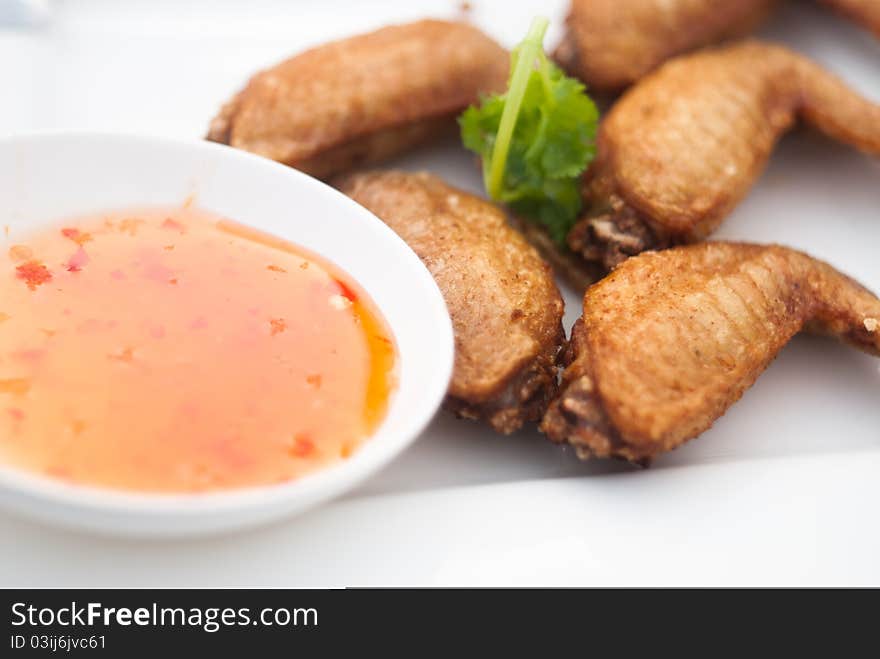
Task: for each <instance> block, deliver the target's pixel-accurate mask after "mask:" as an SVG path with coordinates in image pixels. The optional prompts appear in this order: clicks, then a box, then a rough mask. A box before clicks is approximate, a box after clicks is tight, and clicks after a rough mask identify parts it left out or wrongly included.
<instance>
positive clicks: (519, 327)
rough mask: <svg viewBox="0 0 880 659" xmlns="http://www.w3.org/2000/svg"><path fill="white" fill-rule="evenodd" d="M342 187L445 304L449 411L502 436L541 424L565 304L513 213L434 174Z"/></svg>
mask: <svg viewBox="0 0 880 659" xmlns="http://www.w3.org/2000/svg"><path fill="white" fill-rule="evenodd" d="M336 183H337V185H338V187H339V188H340V189H341V190H342V192H344V193H345V194H347V195H349V196H350V197H352V198H353V199H354V200H355V201H357V202H358V203H360V204H361V205H363V206H365V207H366V208H368V209H369V210H371V211H372V212H373V213H375V214H376V215H378V216H379V217H380V218H381V219H382V220H383V221H384V222H385V223H386V224H388V226H390V227H391V228H392V229H393V230H394V231H395V232H396V233H397V234H398V235H399V236H400V237H401V238H403V239H404V240H405V241H406V242H407V243H408V244H409V246H410V247H412V249H413V250H414V251H415V252H416V254H418V255H419V257H420V258H421V259H422V260H423V261H424V262H425V265H426V266H427V267H428V270H430V271H431V274H432V275H433V276H434V279H435V280H436V281H437V285H438V286H439V287H440V290H441V291H442V293H443V296H444V298H445V299H446V304H447V306H448V308H449V313H450V315H451V316H452V324H453V329H454V333H455V366H454V369H453V375H452V382H451V384H450V387H449V395H448V398H447V403H446V405H447V408H448V409H450V410H451V411H453V412H455V413H456V414H458V415H459V416H462V417H466V418H471V419H482V420H485V421H486V422H488V423H489V424H490V425H491V426H492V427H493V428H495V429H496V430H498V431H500V432H503V433H509V432H512V431H514V430H516V429H517V428H519V427H520V426H521V425H522V424H523V423H524V422H526V421H537V420H539V419H540V418H541V416H542V415H543V413H544V411H545V410H546V407H547V404H548V402H549V401H550V399H551V398H552V397H553V396H554V395H555V394H556V391H557V374H558V369H557V355H558V353H559V349H560V346H561V345H562V343H563V341H564V339H565V336H564V331H563V328H562V314H563V302H562V297H561V295H560V293H559V290H558V289H557V287H556V284H555V282H554V280H553V276H552V273H551V270H550V267H549V266H548V265H547V264H545V263H544V262H543V261H542V260H541V258H540V257H539V256H538V254H537V252H536V251H535V250H534V248H532V247H531V246H530V245H529V244H528V243H527V242H526V241H525V240H524V239H523V238H522V236H520V235H519V234H518V233H517V232H516V231H515V230H514V229H512V228H511V227H510V226H509V225H508V223H507V218H506V216H505V214H504V213H503V212H502V211H501V210H500V209H499V208H497V207H496V206H495V205H493V204H491V203H489V202H487V201H485V200H483V199H480V198H479V197H475V196H473V195H470V194H467V193H465V192H462V191H460V190H457V189H455V188H452V187H450V186H448V185H446V184H445V183H444V182H443V181H442V180H440V179H439V178H437V177H436V176H432V175H430V174H426V173H421V174H410V173H404V172H368V173H361V174H354V175H350V176H348V177H346V178H344V179H342V180H339V181H337V182H336Z"/></svg>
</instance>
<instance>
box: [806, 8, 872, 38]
mask: <svg viewBox="0 0 880 659" xmlns="http://www.w3.org/2000/svg"><path fill="white" fill-rule="evenodd" d="M819 1H820V2H821V3H822V4H823V5H826V6H827V7H831V8H832V9H834V10H836V11H838V12H840V13H841V14H842V15H844V16H846V17H847V18H849V19H851V20H853V21H855V22H856V23H859V24H861V25H863V26H864V27H866V28H867V29H869V30H871V32H873V33H874V34H876V35H877V36H880V2H878V0H819Z"/></svg>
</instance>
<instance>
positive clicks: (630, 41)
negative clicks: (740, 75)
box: [555, 0, 777, 91]
mask: <svg viewBox="0 0 880 659" xmlns="http://www.w3.org/2000/svg"><path fill="white" fill-rule="evenodd" d="M776 3H777V0H734V1H733V2H731V0H572V2H571V8H570V10H569V14H568V18H567V19H566V33H565V36H564V38H563V41H562V43H561V44H560V45H559V48H558V49H557V51H556V53H555V58H556V59H557V61H558V62H559V63H560V65H562V67H563V68H565V69H566V70H567V71H568V72H569V73H571V74H572V75H575V76H577V77H579V78H580V79H581V80H583V81H584V82H585V83H587V85H588V86H589V87H591V88H592V89H597V90H606V91H614V90H618V89H621V88H623V87H626V86H627V85H630V84H632V83H633V82H635V81H636V80H638V79H639V78H641V77H642V76H644V75H645V74H646V73H648V72H649V71H651V70H653V69H655V68H656V67H657V66H659V65H660V64H662V63H663V62H664V61H665V60H667V59H669V58H670V57H673V56H675V55H678V54H680V53H684V52H687V51H690V50H694V49H696V48H699V47H701V46H707V45H709V44H713V43H717V42H719V41H722V40H724V39H728V38H732V37H738V36H743V35H745V34H747V33H748V32H749V31H751V30H752V29H753V28H754V27H755V26H756V25H757V24H758V23H760V22H761V20H762V19H763V18H764V17H765V16H766V15H767V14H769V13H770V9H771V8H772V7H773V6H774V5H775V4H776Z"/></svg>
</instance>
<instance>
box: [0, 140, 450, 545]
mask: <svg viewBox="0 0 880 659" xmlns="http://www.w3.org/2000/svg"><path fill="white" fill-rule="evenodd" d="M190 196H193V197H194V199H195V203H196V205H197V206H199V207H202V208H205V209H207V210H210V211H213V212H215V213H218V214H221V215H224V216H226V217H229V218H230V219H233V220H236V221H238V222H240V223H243V224H246V225H249V226H252V227H254V228H257V229H260V230H263V231H267V232H270V233H273V234H275V235H277V236H279V237H281V238H284V239H287V240H290V241H293V242H295V243H297V244H299V245H302V246H303V247H306V248H308V249H311V250H313V251H315V252H317V253H318V254H321V255H322V256H324V257H325V258H327V259H329V260H330V261H332V262H333V263H335V264H337V265H338V266H340V267H341V268H343V269H344V270H345V271H346V272H348V273H349V274H350V275H351V276H352V278H353V279H354V280H355V281H357V282H358V283H360V284H361V285H362V286H363V287H364V289H365V290H366V291H367V293H368V294H369V295H370V296H371V297H372V298H373V300H374V301H375V302H376V304H377V306H378V307H379V309H380V311H381V313H382V314H383V315H384V316H385V318H386V320H387V321H388V324H389V325H390V327H391V329H392V331H393V333H394V336H395V339H396V341H397V346H398V350H399V369H400V373H399V386H398V389H397V390H396V391H395V392H394V394H393V398H392V400H391V402H390V405H389V408H388V413H387V417H386V418H385V420H384V422H383V423H382V424H381V425H380V427H379V428H378V429H377V430H376V432H375V434H374V435H373V436H372V437H371V438H370V440H369V441H367V442H366V443H365V444H364V445H363V446H362V447H361V448H360V449H359V450H358V451H356V452H355V453H354V455H352V456H351V457H350V458H349V459H347V460H345V461H343V462H341V463H338V464H337V465H335V466H331V467H328V468H325V469H322V470H319V471H317V472H316V473H314V474H311V475H308V476H305V477H303V478H301V479H298V480H295V481H292V482H290V483H284V484H280V485H272V486H266V487H254V488H247V489H236V490H229V491H222V492H215V493H205V494H181V495H159V494H146V493H145V494H140V493H129V492H122V491H115V490H109V489H99V488H90V487H83V486H77V485H70V484H67V483H64V482H61V481H56V480H53V479H50V478H47V477H44V476H40V475H37V474H33V473H29V472H25V471H21V470H18V469H14V468H10V467H5V466H2V465H0V505H2V506H3V507H5V508H7V509H8V510H11V511H15V512H18V513H22V514H25V515H28V516H31V517H35V518H38V519H40V520H44V521H49V522H53V523H58V524H63V525H66V526H73V527H80V528H86V529H91V530H98V531H102V532H108V533H113V534H124V535H192V534H199V533H211V532H218V531H225V530H232V529H238V528H242V527H246V526H251V525H254V524H258V523H260V522H265V521H268V520H271V519H274V518H278V517H282V516H284V515H291V514H294V513H298V512H302V511H304V510H305V509H307V508H309V507H311V506H314V505H315V504H317V503H320V502H322V501H326V500H328V499H330V498H331V497H335V496H338V495H340V494H342V493H343V492H345V491H346V490H349V489H351V488H352V487H354V486H355V485H356V484H358V483H359V482H360V481H362V480H363V479H364V478H366V477H367V476H369V475H370V474H373V473H374V472H376V471H377V470H378V469H380V468H381V467H382V466H383V465H385V464H386V463H387V462H389V461H390V460H391V459H392V458H394V457H395V456H396V455H397V454H398V453H400V452H401V451H402V450H403V449H404V448H406V446H407V445H408V444H410V443H411V442H412V441H413V439H415V437H416V436H417V435H418V434H419V433H420V432H421V431H422V429H423V428H424V427H425V426H426V425H427V423H428V422H429V421H430V420H431V418H432V416H433V415H434V413H435V412H436V410H437V408H438V407H439V405H440V403H441V401H442V399H443V396H444V394H445V392H446V388H447V385H448V383H449V378H450V374H451V371H452V353H453V339H452V325H451V323H450V320H449V315H448V313H447V311H446V305H445V304H444V302H443V298H442V296H441V294H440V291H439V290H438V289H437V285H436V284H435V283H434V280H433V279H432V278H431V275H430V274H429V273H428V271H427V269H425V267H424V265H423V264H422V262H421V261H420V260H419V259H418V257H417V256H416V255H415V254H414V253H413V252H412V250H410V248H409V247H408V246H407V245H406V243H404V242H403V241H402V240H401V239H400V238H398V237H397V235H396V234H395V233H393V232H392V231H391V230H390V229H389V228H388V227H387V226H385V224H383V223H382V222H381V221H380V220H379V219H378V218H376V217H375V216H374V215H372V214H371V213H370V212H369V211H367V210H365V209H364V208H362V207H361V206H359V205H358V204H356V203H355V202H353V201H352V200H350V199H349V198H347V197H346V196H344V195H342V194H341V193H339V192H337V191H336V190H334V189H333V188H331V187H329V186H327V185H325V184H323V183H321V182H320V181H317V180H316V179H313V178H311V177H310V176H307V175H305V174H302V173H301V172H298V171H296V170H293V169H290V168H288V167H285V166H283V165H279V164H277V163H275V162H272V161H270V160H266V159H264V158H260V157H258V156H254V155H251V154H248V153H244V152H242V151H237V150H234V149H231V148H229V147H225V146H220V145H217V144H211V143H208V142H200V141H190V142H182V141H170V140H167V139H157V138H152V137H150V138H148V137H130V136H119V135H117V136H114V135H100V134H70V133H67V134H48V135H45V134H44V135H31V136H24V137H14V138H10V139H3V140H0V200H2V201H0V226H3V225H5V226H8V227H9V235H8V237H5V238H3V239H4V240H6V241H8V242H9V241H14V240H15V238H16V236H17V235H20V234H21V233H22V231H29V230H31V229H33V228H35V227H39V226H42V225H46V224H53V223H57V222H58V221H59V220H62V219H63V218H65V217H69V216H71V215H81V214H84V213H90V212H95V211H101V210H108V209H114V208H124V207H131V206H138V205H146V204H168V205H175V204H180V203H182V202H183V201H184V200H186V199H187V198H188V197H190ZM0 235H2V234H0Z"/></svg>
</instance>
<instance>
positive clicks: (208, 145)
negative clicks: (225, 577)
mask: <svg viewBox="0 0 880 659" xmlns="http://www.w3.org/2000/svg"><path fill="white" fill-rule="evenodd" d="M53 140H83V141H88V140H100V141H105V142H106V141H112V142H117V143H119V144H121V145H123V146H127V145H130V146H133V147H135V148H155V147H157V146H158V147H159V148H167V149H193V150H195V151H201V152H203V153H205V154H208V155H209V156H210V157H218V158H232V159H238V160H240V161H241V162H243V163H247V165H246V166H248V167H252V168H257V169H258V168H264V169H265V170H266V171H269V170H274V171H276V172H279V173H283V175H286V176H289V177H291V178H292V179H294V180H299V184H300V185H303V186H306V187H307V188H310V189H311V191H310V192H309V194H318V195H324V196H325V197H327V198H328V199H329V198H330V197H333V201H332V202H328V203H335V204H337V205H339V206H340V208H345V209H347V210H346V214H347V215H348V216H351V215H352V214H356V215H360V216H362V217H361V220H360V221H365V222H370V223H372V224H373V231H375V233H376V234H377V235H379V236H381V237H380V238H379V240H385V241H389V242H390V243H393V244H396V247H395V249H397V250H398V251H399V252H400V254H399V259H400V261H401V262H402V263H404V264H406V267H407V268H408V269H409V270H411V272H412V275H413V276H414V277H416V278H417V279H418V280H419V287H420V288H423V289H424V292H425V296H424V298H423V299H424V302H425V304H427V305H428V306H429V308H430V310H431V319H430V322H431V325H432V329H433V330H434V331H435V332H436V333H437V339H438V340H437V342H436V343H432V346H431V351H430V352H431V353H432V355H433V356H434V358H435V361H436V362H437V364H436V368H434V369H432V372H431V377H430V378H429V379H428V380H424V381H420V382H418V383H413V385H411V386H418V387H419V388H420V389H422V391H423V394H422V395H421V396H420V398H419V400H420V407H419V408H417V409H413V408H412V407H410V408H409V409H408V411H407V415H406V418H407V419H408V420H407V421H405V422H404V423H403V424H402V425H401V426H400V427H399V428H398V429H397V430H396V431H394V432H390V433H388V434H384V433H383V428H384V424H385V420H387V419H388V418H389V416H390V414H391V411H392V409H393V407H394V405H395V404H396V399H397V398H399V396H397V395H396V394H397V393H399V391H398V392H395V393H394V394H392V395H393V396H394V398H393V399H392V400H391V403H390V405H389V410H388V412H387V413H386V417H385V420H383V422H382V424H380V425H379V427H378V428H377V429H376V430H375V431H374V432H373V434H372V435H370V437H369V439H368V440H367V441H366V442H365V443H364V444H363V445H362V446H361V447H360V448H359V449H358V450H357V451H356V452H355V453H354V454H352V456H351V457H349V458H347V459H345V460H343V461H340V462H336V463H335V464H332V465H329V466H326V467H321V468H318V469H317V470H316V471H314V472H310V473H308V474H305V475H303V476H302V477H299V478H296V479H293V480H291V481H287V482H283V483H277V484H270V485H257V486H247V487H241V488H233V489H228V490H216V491H207V492H194V493H189V492H181V493H161V492H138V491H129V490H121V489H114V488H105V487H97V486H92V485H81V484H72V483H67V482H64V481H61V480H58V479H54V478H51V477H49V476H44V475H41V474H39V473H36V472H28V471H26V470H24V469H19V468H16V467H12V466H9V465H5V464H2V463H0V492H2V491H3V490H7V494H12V495H13V496H16V497H18V498H19V499H21V498H22V497H24V498H25V499H28V500H30V501H31V502H37V501H39V502H40V503H47V504H52V505H56V506H63V507H65V508H68V509H72V508H87V509H89V510H90V511H93V512H104V513H110V514H113V513H136V514H139V515H143V516H161V517H163V518H166V519H169V520H173V519H178V518H189V517H196V516H201V515H204V514H206V513H218V512H230V513H233V512H246V511H248V510H250V509H260V508H264V507H266V506H267V505H269V504H281V503H283V502H290V503H293V502H294V501H297V500H301V501H302V503H303V507H308V506H311V505H315V504H316V503H319V502H320V501H324V500H327V499H331V498H333V497H335V496H338V495H340V494H342V493H343V492H345V491H348V490H350V489H352V488H353V487H355V486H356V485H357V484H359V483H360V482H362V481H363V480H364V479H365V478H367V477H368V476H370V475H371V474H373V473H375V472H376V471H378V470H379V469H381V468H382V467H383V466H384V465H386V464H387V463H389V462H390V461H391V460H392V459H394V458H395V457H396V456H397V455H399V454H400V453H401V452H402V451H403V450H404V449H405V448H406V447H407V446H409V445H410V444H411V443H412V442H414V441H415V440H416V439H417V438H418V436H419V435H420V434H421V433H422V432H423V431H424V429H425V427H427V425H428V424H429V423H430V422H431V420H432V419H433V417H434V415H435V413H436V412H437V410H438V409H439V407H440V405H441V403H442V401H443V399H444V397H445V395H446V391H447V388H448V386H449V382H450V380H451V377H452V368H453V356H454V337H453V329H452V320H451V318H450V316H449V311H448V309H447V306H446V303H445V301H444V299H443V295H442V293H441V292H440V289H439V288H438V286H437V284H436V282H435V281H434V278H433V277H432V276H431V274H430V272H429V271H428V269H427V267H426V266H425V265H424V263H423V262H422V261H421V259H420V258H419V257H418V256H417V255H416V254H415V252H413V250H412V248H410V247H409V245H407V244H406V242H404V241H403V239H401V238H400V237H399V236H398V235H397V234H396V233H394V231H392V230H391V229H390V228H389V227H388V226H387V225H386V224H385V223H384V222H382V220H380V219H379V218H378V217H376V216H375V215H374V214H373V213H372V212H370V211H369V210H367V209H366V208H364V207H363V206H361V205H360V204H358V203H357V202H355V201H354V200H353V199H351V198H349V197H347V196H346V195H344V194H343V193H341V192H339V191H338V190H336V189H335V188H333V187H331V186H330V185H328V184H327V183H324V182H323V181H320V180H318V179H316V178H314V177H312V176H309V175H307V174H305V173H303V172H301V171H299V170H296V169H294V168H292V167H288V166H286V165H284V164H281V163H278V162H275V161H273V160H269V159H267V158H264V157H262V156H259V155H256V154H253V153H249V152H247V151H242V150H239V149H235V148H233V147H230V146H227V145H223V144H218V143H215V142H209V141H207V140H199V139H193V138H173V137H168V136H154V135H149V134H140V133H127V132H113V131H107V132H105V131H91V130H40V131H26V132H20V133H16V134H14V135H7V136H0V149H8V148H13V149H14V148H22V147H25V148H26V147H27V145H28V144H32V143H34V142H51V141H53ZM197 203H198V202H197ZM218 212H222V211H218ZM236 221H243V220H239V219H237V218H236ZM245 223H246V222H245ZM275 235H278V236H279V237H281V238H283V239H285V240H291V241H293V242H296V238H295V237H288V236H283V235H280V234H277V233H276V234H275ZM365 252H366V250H365ZM319 253H320V255H321V256H322V257H323V258H326V259H328V260H329V261H331V262H333V263H334V264H336V261H335V260H334V257H333V255H332V254H327V253H324V252H319ZM337 265H338V264H337ZM340 267H343V269H345V268H344V266H343V265H340ZM368 293H369V291H368ZM374 303H375V304H376V306H377V308H378V309H379V311H380V312H383V309H382V307H381V306H380V304H379V303H378V302H376V301H375V300H374ZM438 321H439V322H438ZM426 322H429V321H426ZM391 331H392V332H393V333H394V334H395V337H396V334H397V331H396V330H395V328H393V327H391ZM400 356H401V357H403V355H400Z"/></svg>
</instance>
